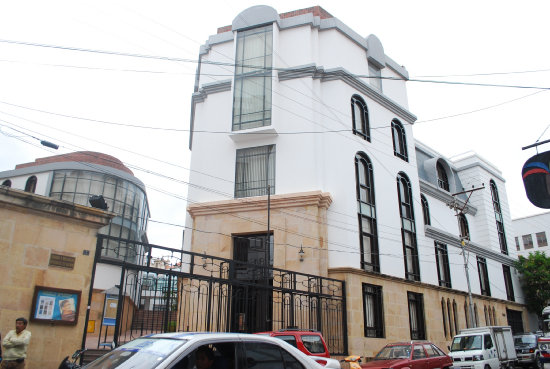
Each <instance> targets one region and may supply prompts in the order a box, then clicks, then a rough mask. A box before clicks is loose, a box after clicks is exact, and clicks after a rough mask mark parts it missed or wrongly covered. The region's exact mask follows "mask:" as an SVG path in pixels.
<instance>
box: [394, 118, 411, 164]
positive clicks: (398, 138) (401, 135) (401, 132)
mask: <svg viewBox="0 0 550 369" xmlns="http://www.w3.org/2000/svg"><path fill="white" fill-rule="evenodd" d="M391 135H392V139H393V154H394V155H395V156H397V157H398V158H401V159H403V160H405V161H409V155H408V154H407V138H406V136H405V128H404V127H403V125H402V124H401V122H399V121H398V120H397V119H394V120H392V121H391Z"/></svg>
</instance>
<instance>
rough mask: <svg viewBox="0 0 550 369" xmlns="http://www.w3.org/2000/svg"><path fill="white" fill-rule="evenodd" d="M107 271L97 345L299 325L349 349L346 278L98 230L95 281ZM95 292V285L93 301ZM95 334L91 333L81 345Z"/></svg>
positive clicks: (337, 349)
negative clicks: (155, 336) (181, 333)
mask: <svg viewBox="0 0 550 369" xmlns="http://www.w3.org/2000/svg"><path fill="white" fill-rule="evenodd" d="M105 268H108V269H109V270H110V272H111V274H113V273H116V274H117V278H116V280H115V281H113V287H112V288H110V289H107V290H106V291H104V292H103V294H104V297H103V300H104V302H103V306H102V307H101V308H100V309H101V310H100V311H99V314H97V311H96V312H95V314H96V315H98V316H99V317H100V319H96V321H94V323H96V325H99V330H97V329H96V331H95V334H97V347H99V346H100V345H103V344H105V342H110V341H111V340H112V341H114V342H115V343H116V344H117V345H119V344H122V343H124V342H128V341H130V340H132V339H134V338H137V337H140V336H143V335H145V334H150V333H160V332H174V331H212V332H244V333H255V332H262V331H269V330H279V329H287V328H299V329H313V330H318V331H320V332H322V334H323V336H324V338H325V340H326V342H327V345H328V347H329V351H330V353H331V354H333V355H345V354H346V353H347V326H346V299H345V284H344V282H343V281H340V280H336V279H330V278H324V277H319V276H314V275H310V274H304V273H298V272H294V271H289V270H283V269H277V268H268V267H265V266H262V265H255V264H248V263H243V262H238V261H235V260H231V259H224V258H219V257H216V256H212V255H206V254H198V253H192V252H186V251H181V250H174V249H170V248H166V247H162V246H156V245H151V244H147V243H141V242H133V241H128V240H124V239H120V238H114V237H109V236H104V235H99V236H98V240H97V249H96V255H95V262H94V270H93V276H92V278H93V280H92V286H93V285H94V283H95V281H96V280H97V278H98V273H100V274H101V273H103V270H104V269H105ZM103 279H105V278H103ZM92 297H93V296H92V289H90V296H89V301H90V302H89V304H88V305H89V306H93V305H92ZM94 301H96V303H95V305H98V303H97V301H98V298H97V292H96V296H94ZM95 309H96V310H97V309H98V308H97V307H96V308H95ZM90 310H92V311H90ZM90 314H94V311H93V308H92V309H88V312H87V314H86V326H87V327H88V324H89V320H91V319H90ZM97 321H99V323H98V324H97ZM95 339H96V338H95V336H91V335H90V334H88V336H86V333H85V336H84V338H83V346H85V345H87V346H88V347H90V346H92V345H93V346H95Z"/></svg>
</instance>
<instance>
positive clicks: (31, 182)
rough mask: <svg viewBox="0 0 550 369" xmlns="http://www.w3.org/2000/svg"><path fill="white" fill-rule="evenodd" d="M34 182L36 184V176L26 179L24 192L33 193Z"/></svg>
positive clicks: (34, 188)
mask: <svg viewBox="0 0 550 369" xmlns="http://www.w3.org/2000/svg"><path fill="white" fill-rule="evenodd" d="M36 182H38V180H37V179H36V176H30V177H29V178H28V179H27V183H25V192H30V193H34V191H36Z"/></svg>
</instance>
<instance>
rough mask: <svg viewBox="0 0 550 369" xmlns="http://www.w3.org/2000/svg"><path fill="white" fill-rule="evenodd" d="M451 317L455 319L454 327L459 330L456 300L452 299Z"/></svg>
mask: <svg viewBox="0 0 550 369" xmlns="http://www.w3.org/2000/svg"><path fill="white" fill-rule="evenodd" d="M453 317H454V319H455V329H456V331H457V332H458V331H460V328H459V327H458V309H457V307H456V301H455V300H453Z"/></svg>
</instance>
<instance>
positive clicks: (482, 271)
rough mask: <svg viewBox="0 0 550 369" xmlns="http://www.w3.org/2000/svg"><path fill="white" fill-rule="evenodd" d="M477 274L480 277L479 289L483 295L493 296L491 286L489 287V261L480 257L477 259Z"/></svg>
mask: <svg viewBox="0 0 550 369" xmlns="http://www.w3.org/2000/svg"><path fill="white" fill-rule="evenodd" d="M477 272H478V276H479V288H480V290H481V294H482V295H485V296H491V286H490V285H489V274H488V272H487V260H485V258H482V257H480V256H478V257H477Z"/></svg>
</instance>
